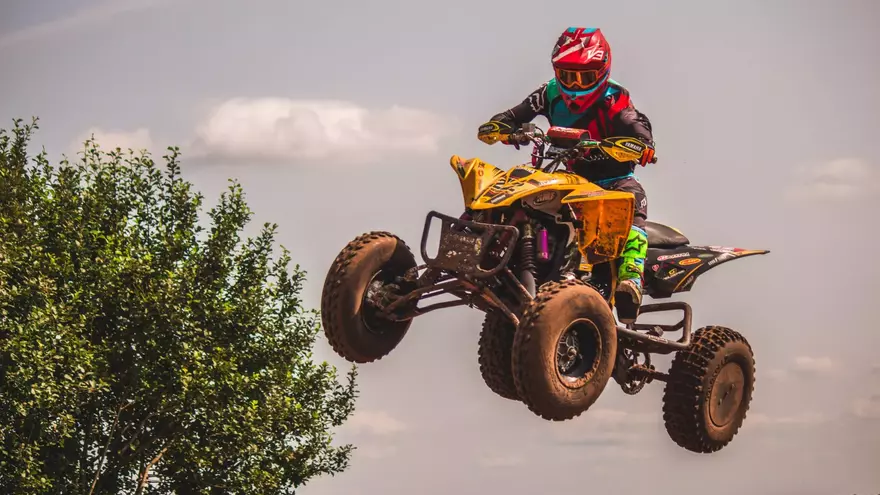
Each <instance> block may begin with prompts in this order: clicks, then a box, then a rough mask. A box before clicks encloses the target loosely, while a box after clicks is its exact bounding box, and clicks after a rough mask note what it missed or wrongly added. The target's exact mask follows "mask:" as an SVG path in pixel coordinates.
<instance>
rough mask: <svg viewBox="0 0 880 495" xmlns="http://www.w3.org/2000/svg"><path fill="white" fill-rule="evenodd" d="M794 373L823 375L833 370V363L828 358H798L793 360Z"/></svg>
mask: <svg viewBox="0 0 880 495" xmlns="http://www.w3.org/2000/svg"><path fill="white" fill-rule="evenodd" d="M793 368H794V369H795V370H796V371H804V372H808V373H817V374H825V373H830V372H831V371H833V370H834V362H833V361H832V360H831V358H829V357H825V356H822V357H811V356H798V357H797V358H795V360H794V366H793Z"/></svg>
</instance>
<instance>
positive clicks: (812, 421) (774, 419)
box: [744, 412, 829, 427]
mask: <svg viewBox="0 0 880 495" xmlns="http://www.w3.org/2000/svg"><path fill="white" fill-rule="evenodd" d="M828 421H829V418H828V417H827V416H825V415H824V414H821V413H817V412H805V413H801V414H797V415H793V416H769V415H767V414H761V413H751V414H749V415H748V416H747V417H746V420H745V423H744V425H747V426H749V427H751V426H756V427H766V426H773V427H780V426H789V427H809V426H814V425H817V424H821V423H826V422H828Z"/></svg>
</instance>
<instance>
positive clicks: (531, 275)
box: [519, 222, 537, 296]
mask: <svg viewBox="0 0 880 495" xmlns="http://www.w3.org/2000/svg"><path fill="white" fill-rule="evenodd" d="M519 249H520V250H519V253H520V254H519V269H520V276H519V277H520V281H521V282H522V284H523V286H524V287H525V288H526V290H527V291H529V294H531V295H532V296H534V295H535V292H536V288H535V271H536V269H537V266H536V264H535V229H534V227H532V224H531V222H527V223H526V224H524V225H523V237H522V241H521V243H520V248H519Z"/></svg>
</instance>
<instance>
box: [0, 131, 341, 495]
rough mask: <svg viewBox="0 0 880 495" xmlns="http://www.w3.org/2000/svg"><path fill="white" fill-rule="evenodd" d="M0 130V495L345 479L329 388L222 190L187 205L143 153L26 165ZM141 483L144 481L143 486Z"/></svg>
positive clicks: (238, 210)
mask: <svg viewBox="0 0 880 495" xmlns="http://www.w3.org/2000/svg"><path fill="white" fill-rule="evenodd" d="M14 123H15V125H14V128H13V130H12V132H11V133H10V132H7V131H6V130H0V486H3V487H4V489H5V490H6V491H5V493H28V494H32V493H34V494H36V493H95V494H98V493H101V494H105V493H106V494H117V493H163V494H164V493H177V494H189V493H247V494H264V493H265V494H269V493H273V494H274V493H293V491H294V490H295V488H296V487H298V486H302V485H303V484H304V483H306V482H307V481H308V480H309V479H311V478H313V477H315V476H318V475H323V474H330V475H333V474H336V473H339V472H341V471H343V470H344V469H345V468H346V467H347V466H348V461H349V456H350V452H351V450H352V449H353V446H351V445H342V446H338V447H337V446H333V445H332V440H333V435H332V432H331V431H332V428H334V427H336V426H339V425H341V424H342V423H343V422H344V421H345V419H347V417H348V416H349V415H350V414H351V412H352V411H353V407H354V401H355V398H356V387H355V378H356V368H354V367H352V368H351V370H350V372H349V373H348V374H347V380H346V381H344V382H341V381H338V380H337V370H336V369H335V368H334V367H331V366H329V365H328V364H327V363H326V362H324V363H320V364H317V363H315V362H314V361H313V357H312V354H311V348H312V346H313V344H314V341H315V337H316V334H317V332H318V331H319V330H320V326H319V325H320V323H319V321H320V320H319V318H318V314H317V311H315V310H307V309H304V308H303V305H302V301H301V299H300V291H301V289H302V286H303V283H304V281H305V273H304V272H303V271H301V270H300V267H299V265H296V266H295V267H294V269H293V270H292V272H291V271H289V270H288V265H289V264H290V256H289V252H288V251H287V250H286V249H284V248H283V247H282V252H281V255H280V256H278V257H277V258H275V259H273V257H272V254H273V242H274V235H275V230H276V225H274V224H273V225H270V224H265V225H264V226H263V228H262V230H261V232H260V234H259V235H258V236H256V237H255V238H248V239H246V240H245V241H242V240H241V239H240V231H241V230H242V229H243V228H244V226H245V225H246V224H247V223H248V221H249V220H250V217H251V211H250V210H249V209H248V207H247V205H246V203H245V200H244V195H243V192H242V189H241V187H240V186H239V185H238V184H236V183H235V182H234V181H231V184H230V187H229V189H228V190H227V191H226V192H225V193H224V194H223V195H221V198H220V201H219V204H218V205H217V206H215V207H214V208H213V209H212V210H210V212H209V217H210V220H211V226H210V230H203V229H202V228H201V227H200V226H199V222H198V216H199V212H200V208H201V205H202V199H203V198H202V195H201V194H197V193H194V192H193V190H192V185H191V184H190V183H188V182H186V181H184V180H183V179H182V178H181V176H180V166H179V164H178V157H179V150H178V149H177V148H175V147H169V148H168V150H169V153H168V154H167V155H165V156H164V159H165V161H166V167H165V171H164V172H163V171H162V170H160V169H159V167H158V166H157V165H156V164H155V163H154V161H153V160H152V159H151V158H150V156H149V154H148V153H146V152H141V153H140V154H135V153H134V152H132V151H131V150H129V151H128V153H123V152H122V151H121V150H119V149H118V148H117V149H116V150H114V151H111V152H109V153H105V152H104V151H102V150H100V148H99V146H98V144H97V143H95V142H94V141H93V140H88V141H86V143H85V148H84V152H83V154H82V158H81V159H80V160H79V161H77V162H76V163H71V162H69V161H68V160H67V159H66V158H65V159H64V160H62V161H61V163H60V165H59V166H58V167H53V166H51V165H50V164H49V161H48V160H47V158H46V153H45V150H43V151H42V152H41V153H39V154H38V155H36V156H35V157H30V156H29V154H28V145H29V142H30V138H31V136H32V133H33V131H34V130H35V129H37V128H38V126H37V120H36V119H34V120H33V122H32V123H31V124H27V125H23V124H22V121H21V120H14ZM151 479H152V480H154V482H153V483H150V482H149V480H151Z"/></svg>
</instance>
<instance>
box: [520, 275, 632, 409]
mask: <svg viewBox="0 0 880 495" xmlns="http://www.w3.org/2000/svg"><path fill="white" fill-rule="evenodd" d="M616 355H617V327H616V325H615V321H614V316H613V315H612V313H611V309H610V308H609V306H608V303H607V302H606V301H605V300H604V299H603V298H602V296H601V295H599V293H598V292H596V291H595V290H594V289H593V288H591V287H589V286H588V285H586V284H584V283H583V282H580V281H564V282H550V283H547V284H545V285H543V286H542V287H541V288H540V290H539V291H538V295H537V296H536V297H535V299H534V300H533V301H532V302H531V303H530V305H529V307H528V308H527V309H526V310H525V312H524V313H523V317H522V320H521V321H520V325H519V328H517V331H516V336H515V338H514V342H513V352H512V359H513V362H512V369H513V378H514V383H515V384H516V389H517V393H518V394H519V396H520V397H521V399H522V401H523V402H525V404H526V405H527V406H528V408H529V409H530V410H531V411H532V412H534V413H535V414H537V415H538V416H541V417H542V418H544V419H547V420H554V421H562V420H567V419H571V418H574V417H576V416H579V415H580V414H581V413H583V412H584V411H586V410H587V409H589V408H590V406H592V405H593V403H594V402H595V401H596V399H598V398H599V395H601V394H602V391H603V390H604V389H605V385H606V384H607V383H608V379H609V378H610V377H611V371H612V370H613V368H614V359H615V356H616Z"/></svg>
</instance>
